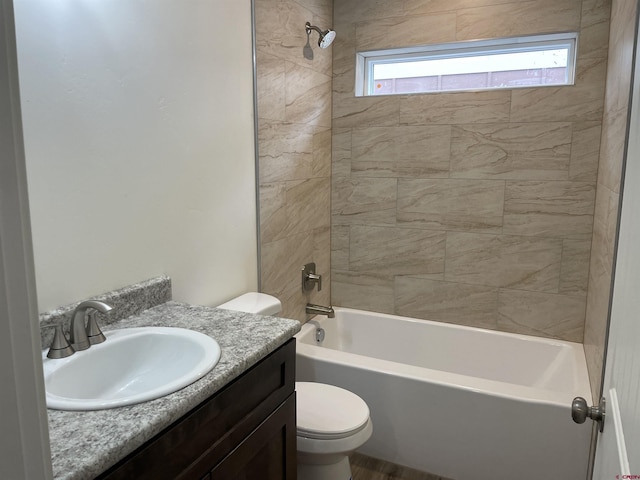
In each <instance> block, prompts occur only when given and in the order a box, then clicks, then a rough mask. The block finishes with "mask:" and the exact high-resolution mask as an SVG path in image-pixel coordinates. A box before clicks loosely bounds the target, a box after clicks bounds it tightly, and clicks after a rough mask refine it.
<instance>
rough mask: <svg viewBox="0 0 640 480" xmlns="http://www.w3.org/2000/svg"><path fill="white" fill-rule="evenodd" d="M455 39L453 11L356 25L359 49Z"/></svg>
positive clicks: (398, 17) (388, 18)
mask: <svg viewBox="0 0 640 480" xmlns="http://www.w3.org/2000/svg"><path fill="white" fill-rule="evenodd" d="M455 39H456V14H455V13H446V14H441V15H409V16H404V17H403V16H391V17H386V18H378V19H376V20H373V21H370V22H359V23H358V24H357V25H356V47H357V49H358V51H366V50H377V49H383V48H394V47H398V46H403V47H409V46H412V45H425V44H434V43H446V42H452V41H455Z"/></svg>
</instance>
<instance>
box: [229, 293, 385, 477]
mask: <svg viewBox="0 0 640 480" xmlns="http://www.w3.org/2000/svg"><path fill="white" fill-rule="evenodd" d="M218 308H224V309H225V310H236V311H240V312H248V313H256V314H260V315H276V314H278V313H280V311H281V309H282V304H281V303H280V300H278V299H277V298H275V297H272V296H271V295H266V294H264V293H256V292H250V293H245V294H244V295H241V296H239V297H237V298H234V299H232V300H230V301H228V302H226V303H223V304H222V305H220V306H218ZM296 392H297V398H296V414H297V443H298V480H350V479H351V467H350V466H349V454H351V453H353V452H354V451H355V450H356V449H357V448H360V447H361V446H362V445H363V444H364V443H365V442H366V441H367V440H369V438H370V437H371V433H372V432H373V426H372V423H371V419H370V418H369V407H368V406H367V404H366V403H365V402H364V400H362V399H361V398H360V397H359V396H357V395H356V394H355V393H352V392H349V391H347V390H345V389H343V388H338V387H335V386H333V385H326V384H324V383H313V382H296Z"/></svg>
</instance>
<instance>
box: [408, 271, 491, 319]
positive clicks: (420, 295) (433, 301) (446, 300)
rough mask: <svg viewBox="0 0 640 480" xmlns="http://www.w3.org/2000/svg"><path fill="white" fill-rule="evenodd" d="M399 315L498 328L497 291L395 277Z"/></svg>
mask: <svg viewBox="0 0 640 480" xmlns="http://www.w3.org/2000/svg"><path fill="white" fill-rule="evenodd" d="M395 289H396V297H395V308H396V313H397V314H398V315H403V316H407V317H412V318H423V319H425V320H435V321H440V322H449V323H457V324H460V325H469V326H473V327H481V328H490V329H495V328H496V312H497V304H498V289H497V288H493V287H486V286H483V285H464V284H460V283H449V282H441V281H433V280H427V279H424V278H415V277H405V276H399V277H396V282H395Z"/></svg>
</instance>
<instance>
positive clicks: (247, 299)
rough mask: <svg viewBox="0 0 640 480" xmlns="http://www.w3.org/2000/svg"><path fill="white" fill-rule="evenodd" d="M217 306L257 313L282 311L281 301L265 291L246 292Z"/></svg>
mask: <svg viewBox="0 0 640 480" xmlns="http://www.w3.org/2000/svg"><path fill="white" fill-rule="evenodd" d="M218 308H222V309H224V310H236V311H238V312H247V313H255V314H258V315H276V314H278V313H280V312H281V311H282V303H280V300H278V299H277V298H276V297H274V296H272V295H267V294H266V293H258V292H248V293H245V294H244V295H240V296H239V297H236V298H233V299H231V300H229V301H228V302H226V303H223V304H222V305H219V306H218Z"/></svg>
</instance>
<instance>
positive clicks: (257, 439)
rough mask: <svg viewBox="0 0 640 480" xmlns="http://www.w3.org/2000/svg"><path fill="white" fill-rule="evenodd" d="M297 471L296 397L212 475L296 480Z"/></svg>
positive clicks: (222, 479) (221, 479)
mask: <svg viewBox="0 0 640 480" xmlns="http://www.w3.org/2000/svg"><path fill="white" fill-rule="evenodd" d="M296 467H297V466H296V402H295V393H294V394H292V395H291V396H290V397H289V398H288V399H287V400H286V401H285V402H284V403H283V404H282V405H281V406H280V407H279V408H278V409H277V410H276V411H275V412H273V413H272V414H271V415H270V416H269V417H268V418H267V419H266V420H265V421H264V422H263V423H262V424H261V425H260V426H259V427H258V428H256V429H255V430H254V431H253V432H252V433H251V435H249V436H248V437H247V438H246V439H245V440H244V441H243V442H242V443H241V444H240V445H238V447H237V448H236V449H235V450H233V451H232V452H231V453H230V454H229V455H227V457H225V459H224V460H222V461H221V462H220V463H219V464H218V465H217V466H216V467H215V468H214V469H213V470H212V471H211V480H295V479H296Z"/></svg>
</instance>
